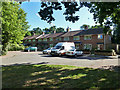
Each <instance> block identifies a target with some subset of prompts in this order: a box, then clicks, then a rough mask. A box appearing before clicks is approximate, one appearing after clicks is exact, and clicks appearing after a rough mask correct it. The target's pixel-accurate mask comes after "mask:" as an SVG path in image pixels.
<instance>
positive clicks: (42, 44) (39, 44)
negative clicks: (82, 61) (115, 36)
mask: <svg viewBox="0 0 120 90" xmlns="http://www.w3.org/2000/svg"><path fill="white" fill-rule="evenodd" d="M79 37H80V39H79V40H73V36H70V37H69V41H64V37H61V41H57V40H56V38H57V37H55V38H53V41H50V40H49V38H48V39H47V41H41V42H38V39H36V41H35V42H33V41H31V42H29V41H25V40H24V43H25V44H27V43H31V44H32V45H33V44H36V45H35V46H37V47H38V48H39V50H43V49H46V48H48V47H50V44H53V46H55V45H56V44H57V43H58V42H81V43H77V44H76V46H77V47H78V46H79V49H81V50H82V49H84V44H92V48H94V49H96V48H97V46H98V44H97V43H104V36H103V39H98V34H95V35H92V39H91V40H84V35H81V36H79ZM108 38H109V36H108V35H106V37H105V40H106V44H110V43H111V40H108ZM100 48H101V49H104V45H103V44H100Z"/></svg>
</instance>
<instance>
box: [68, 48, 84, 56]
mask: <svg viewBox="0 0 120 90" xmlns="http://www.w3.org/2000/svg"><path fill="white" fill-rule="evenodd" d="M66 55H67V56H74V57H77V56H81V55H83V51H79V50H76V49H71V50H69V51H67V52H66Z"/></svg>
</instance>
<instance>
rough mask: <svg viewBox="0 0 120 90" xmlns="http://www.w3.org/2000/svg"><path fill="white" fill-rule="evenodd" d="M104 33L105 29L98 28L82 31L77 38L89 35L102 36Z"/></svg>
mask: <svg viewBox="0 0 120 90" xmlns="http://www.w3.org/2000/svg"><path fill="white" fill-rule="evenodd" d="M102 33H103V28H97V29H88V30H82V32H79V33H78V34H76V35H75V36H79V35H89V34H102Z"/></svg>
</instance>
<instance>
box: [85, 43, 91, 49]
mask: <svg viewBox="0 0 120 90" xmlns="http://www.w3.org/2000/svg"><path fill="white" fill-rule="evenodd" d="M84 49H90V50H91V49H92V44H84Z"/></svg>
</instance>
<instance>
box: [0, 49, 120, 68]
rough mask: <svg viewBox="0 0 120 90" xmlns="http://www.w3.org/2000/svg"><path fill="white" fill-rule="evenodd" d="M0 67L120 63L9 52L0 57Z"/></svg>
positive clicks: (94, 66)
mask: <svg viewBox="0 0 120 90" xmlns="http://www.w3.org/2000/svg"><path fill="white" fill-rule="evenodd" d="M0 58H1V59H0V65H13V64H53V65H73V66H80V67H91V68H101V67H102V66H110V65H113V66H116V65H118V64H120V63H118V61H119V60H120V59H118V58H111V57H102V56H101V57H100V56H96V57H89V56H88V55H83V56H79V57H77V58H74V57H66V56H63V57H52V56H50V55H43V54H42V52H21V51H9V52H8V54H7V55H6V56H0Z"/></svg>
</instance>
